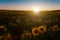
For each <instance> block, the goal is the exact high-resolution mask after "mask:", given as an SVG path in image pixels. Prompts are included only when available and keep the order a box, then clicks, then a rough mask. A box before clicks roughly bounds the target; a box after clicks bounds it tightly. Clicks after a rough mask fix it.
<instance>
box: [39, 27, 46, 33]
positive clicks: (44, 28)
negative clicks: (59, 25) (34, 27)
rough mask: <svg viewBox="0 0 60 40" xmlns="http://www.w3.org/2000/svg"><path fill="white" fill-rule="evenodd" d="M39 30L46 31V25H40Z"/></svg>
mask: <svg viewBox="0 0 60 40" xmlns="http://www.w3.org/2000/svg"><path fill="white" fill-rule="evenodd" d="M38 31H39V32H40V33H44V32H46V26H39V27H38Z"/></svg>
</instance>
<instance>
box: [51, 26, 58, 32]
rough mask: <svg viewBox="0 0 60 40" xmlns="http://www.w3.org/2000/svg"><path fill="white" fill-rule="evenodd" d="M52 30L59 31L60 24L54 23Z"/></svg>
mask: <svg viewBox="0 0 60 40" xmlns="http://www.w3.org/2000/svg"><path fill="white" fill-rule="evenodd" d="M51 29H52V31H58V30H59V27H58V25H54V26H53V27H51Z"/></svg>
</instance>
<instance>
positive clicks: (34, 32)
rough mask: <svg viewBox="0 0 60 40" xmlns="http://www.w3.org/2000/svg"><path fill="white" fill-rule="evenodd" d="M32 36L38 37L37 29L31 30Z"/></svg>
mask: <svg viewBox="0 0 60 40" xmlns="http://www.w3.org/2000/svg"><path fill="white" fill-rule="evenodd" d="M32 35H33V36H38V35H39V31H38V28H33V29H32Z"/></svg>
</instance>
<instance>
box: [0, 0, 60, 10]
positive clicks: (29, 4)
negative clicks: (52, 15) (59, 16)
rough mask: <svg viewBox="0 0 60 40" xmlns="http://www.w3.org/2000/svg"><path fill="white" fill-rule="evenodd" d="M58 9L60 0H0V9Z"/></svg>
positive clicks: (59, 8)
mask: <svg viewBox="0 0 60 40" xmlns="http://www.w3.org/2000/svg"><path fill="white" fill-rule="evenodd" d="M33 8H39V9H41V10H60V0H0V10H32V9H33Z"/></svg>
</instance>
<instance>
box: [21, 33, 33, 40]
mask: <svg viewBox="0 0 60 40" xmlns="http://www.w3.org/2000/svg"><path fill="white" fill-rule="evenodd" d="M31 37H32V36H31V33H29V32H28V33H23V34H22V35H21V39H22V40H25V39H30V38H31Z"/></svg>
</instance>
